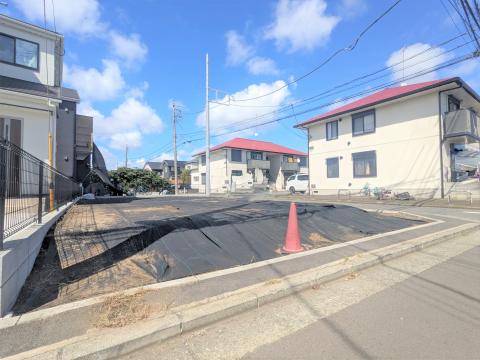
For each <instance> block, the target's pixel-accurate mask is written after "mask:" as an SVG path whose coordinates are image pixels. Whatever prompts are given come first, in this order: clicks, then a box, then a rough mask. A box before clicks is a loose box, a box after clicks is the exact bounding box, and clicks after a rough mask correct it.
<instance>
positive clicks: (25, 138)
mask: <svg viewBox="0 0 480 360" xmlns="http://www.w3.org/2000/svg"><path fill="white" fill-rule="evenodd" d="M63 55H64V38H63V36H62V35H61V34H58V33H56V32H53V31H49V30H45V29H43V28H41V27H38V26H35V25H32V24H28V23H25V22H23V21H19V20H17V19H13V18H11V17H8V16H5V15H0V137H2V138H4V139H6V140H8V141H9V142H11V143H13V144H14V145H16V146H19V147H21V148H22V149H23V150H25V151H26V152H28V153H30V154H32V155H33V156H35V157H37V158H38V159H40V160H42V161H44V162H46V163H48V164H49V165H51V166H52V167H54V168H56V169H57V170H59V171H60V172H62V173H63V174H65V175H67V176H69V177H72V178H75V179H77V180H79V181H82V180H83V179H84V178H85V176H86V175H87V173H88V172H89V171H90V170H89V168H88V165H89V163H90V161H89V156H90V155H91V153H93V150H94V145H93V135H92V133H93V118H91V117H88V116H82V115H78V114H77V105H78V103H79V102H80V98H79V96H78V93H77V91H76V90H74V89H68V88H65V87H62V72H63ZM49 139H51V140H49ZM49 141H51V149H52V153H51V156H49ZM96 153H97V158H98V157H99V156H101V154H100V152H99V151H98V149H97V151H96ZM99 161H100V162H103V159H101V160H99ZM94 163H95V162H94Z"/></svg>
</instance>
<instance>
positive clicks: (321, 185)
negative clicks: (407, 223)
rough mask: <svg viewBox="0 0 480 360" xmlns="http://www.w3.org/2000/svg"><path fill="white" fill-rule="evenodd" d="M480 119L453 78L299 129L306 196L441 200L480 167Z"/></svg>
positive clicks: (475, 101) (479, 188) (365, 101)
mask: <svg viewBox="0 0 480 360" xmlns="http://www.w3.org/2000/svg"><path fill="white" fill-rule="evenodd" d="M479 113H480V98H479V96H478V95H477V94H476V93H475V91H473V90H472V89H471V88H470V87H469V86H468V85H467V84H466V83H465V82H464V81H463V80H462V79H460V78H458V77H456V78H450V79H445V80H436V81H429V82H423V83H417V84H410V85H404V86H400V87H394V88H386V89H384V90H381V91H378V92H376V93H374V94H372V95H369V96H367V97H364V98H362V99H359V100H356V101H354V102H351V103H349V104H346V105H343V106H341V107H339V108H337V109H334V110H331V111H329V112H327V113H324V114H321V115H318V116H316V117H314V118H312V119H310V120H308V121H305V122H303V123H301V124H299V125H298V127H301V128H304V129H307V130H308V133H309V137H308V139H309V141H308V147H309V157H310V159H309V163H310V187H311V189H310V190H311V193H312V194H337V192H338V190H339V189H344V190H350V192H351V193H355V192H358V191H362V189H364V188H367V187H368V188H371V189H375V188H385V189H386V190H391V191H393V192H396V193H402V192H408V193H410V194H411V195H414V196H417V197H419V198H421V197H441V196H444V195H445V194H447V193H448V191H450V190H451V189H455V188H457V189H458V188H459V187H458V186H459V185H460V183H461V182H463V181H464V180H468V178H473V176H474V174H475V170H476V169H477V167H478V166H479V164H480V156H479V154H480V152H479V150H480V132H479V125H480V124H479V116H478V114H479ZM475 154H476V156H475ZM467 183H468V184H469V185H468V186H469V189H468V190H469V191H476V192H477V193H480V185H479V183H478V181H473V179H471V180H470V182H466V183H465V184H463V185H462V186H467Z"/></svg>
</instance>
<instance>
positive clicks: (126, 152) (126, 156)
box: [125, 144, 128, 168]
mask: <svg viewBox="0 0 480 360" xmlns="http://www.w3.org/2000/svg"><path fill="white" fill-rule="evenodd" d="M125 167H126V168H127V167H128V144H125Z"/></svg>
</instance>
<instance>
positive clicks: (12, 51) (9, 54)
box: [0, 34, 39, 69]
mask: <svg viewBox="0 0 480 360" xmlns="http://www.w3.org/2000/svg"><path fill="white" fill-rule="evenodd" d="M38 55H39V54H38V44H37V43H34V42H31V41H27V40H22V39H18V38H14V37H11V36H8V35H3V34H0V61H2V62H6V63H10V64H13V65H18V66H23V67H27V68H31V69H38Z"/></svg>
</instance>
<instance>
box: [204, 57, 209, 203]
mask: <svg viewBox="0 0 480 360" xmlns="http://www.w3.org/2000/svg"><path fill="white" fill-rule="evenodd" d="M205 65H206V67H205V70H206V72H205V74H206V87H205V88H206V101H205V165H206V171H205V195H206V196H210V101H209V99H208V90H209V87H208V53H207V54H206V56H205Z"/></svg>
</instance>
